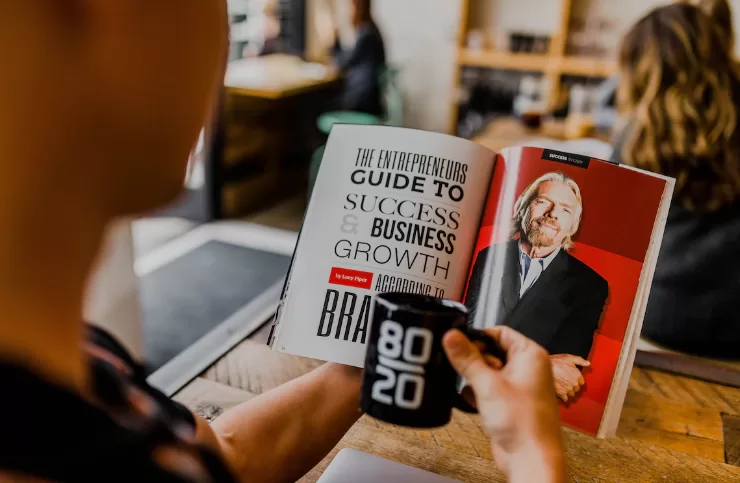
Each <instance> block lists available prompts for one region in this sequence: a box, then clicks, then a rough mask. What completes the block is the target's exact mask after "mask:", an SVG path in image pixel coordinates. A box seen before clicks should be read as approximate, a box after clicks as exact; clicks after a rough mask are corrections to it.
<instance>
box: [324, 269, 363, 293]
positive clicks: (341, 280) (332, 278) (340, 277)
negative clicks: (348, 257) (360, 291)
mask: <svg viewBox="0 0 740 483" xmlns="http://www.w3.org/2000/svg"><path fill="white" fill-rule="evenodd" d="M329 283H331V284H334V285H345V286H347V287H355V288H364V289H369V288H370V287H372V286H373V273H372V272H362V271H360V270H350V269H348V268H339V267H332V269H331V274H329Z"/></svg>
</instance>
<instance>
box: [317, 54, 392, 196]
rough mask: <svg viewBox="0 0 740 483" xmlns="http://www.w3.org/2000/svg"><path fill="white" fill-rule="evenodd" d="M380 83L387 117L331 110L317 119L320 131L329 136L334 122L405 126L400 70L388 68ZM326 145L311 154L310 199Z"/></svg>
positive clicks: (381, 76)
mask: <svg viewBox="0 0 740 483" xmlns="http://www.w3.org/2000/svg"><path fill="white" fill-rule="evenodd" d="M380 85H381V88H382V90H383V92H382V93H381V96H382V98H383V102H384V104H385V119H380V118H378V117H377V116H373V115H372V114H367V113H364V112H358V111H330V112H326V113H324V114H322V115H321V116H319V118H318V120H317V121H316V125H317V127H318V128H319V131H321V132H322V133H324V134H326V135H327V136H328V135H329V133H330V132H331V128H332V126H333V125H334V124H363V125H372V124H385V125H387V126H396V127H401V126H403V121H404V96H403V90H402V89H401V83H400V70H399V69H397V68H395V67H388V68H386V69H385V70H384V71H383V73H382V74H381V75H380ZM325 147H326V146H325V145H324V146H321V147H320V148H318V149H317V150H316V151H314V153H313V155H312V156H311V164H310V166H309V169H308V198H309V199H311V193H312V192H313V186H314V183H315V182H316V176H318V174H319V168H320V167H321V159H322V158H323V157H324V148H325Z"/></svg>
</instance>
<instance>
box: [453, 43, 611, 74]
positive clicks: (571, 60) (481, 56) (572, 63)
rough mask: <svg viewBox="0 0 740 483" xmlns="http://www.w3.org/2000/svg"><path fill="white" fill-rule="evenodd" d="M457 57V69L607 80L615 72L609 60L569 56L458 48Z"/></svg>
mask: <svg viewBox="0 0 740 483" xmlns="http://www.w3.org/2000/svg"><path fill="white" fill-rule="evenodd" d="M457 58H458V63H459V64H460V65H461V66H474V67H489V68H492V69H512V70H523V71H531V72H544V73H552V74H555V75H558V74H560V75H563V74H565V75H582V76H586V77H607V76H610V75H612V74H613V73H614V72H615V71H616V65H615V63H614V62H613V61H609V60H602V59H596V58H591V57H577V56H572V55H571V56H554V55H550V54H515V53H511V52H498V51H485V50H484V51H473V50H470V49H467V48H465V47H460V48H459V50H458V55H457Z"/></svg>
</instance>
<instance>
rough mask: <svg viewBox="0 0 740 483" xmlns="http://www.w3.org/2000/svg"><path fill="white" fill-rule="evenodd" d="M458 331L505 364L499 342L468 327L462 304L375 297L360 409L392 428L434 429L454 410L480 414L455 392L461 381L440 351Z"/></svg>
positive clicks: (408, 296)
mask: <svg viewBox="0 0 740 483" xmlns="http://www.w3.org/2000/svg"><path fill="white" fill-rule="evenodd" d="M450 329H458V330H460V331H462V332H463V333H465V334H466V335H467V336H468V338H470V339H471V340H476V341H481V342H483V343H484V344H485V346H486V352H488V353H489V354H492V355H494V356H496V357H499V358H500V359H501V361H502V362H505V353H504V352H503V350H502V349H501V348H500V347H499V345H498V343H497V342H496V341H495V340H494V339H493V338H491V337H490V336H489V335H487V334H485V333H484V332H482V331H479V330H475V329H471V328H469V327H468V310H467V309H466V308H465V306H464V305H462V304H460V303H458V302H452V301H450V300H442V299H438V298H434V297H426V296H423V295H415V294H406V293H385V294H378V295H376V296H375V301H374V310H373V317H372V328H371V330H370V337H369V339H368V343H367V355H366V356H365V374H364V376H363V381H362V401H361V406H362V410H363V411H364V412H365V413H367V414H369V415H370V416H373V417H374V418H377V419H380V420H382V421H386V422H388V423H392V424H398V425H402V426H411V427H416V428H435V427H438V426H443V425H445V424H447V423H448V422H449V421H450V416H451V413H452V408H453V407H456V408H459V409H461V410H463V411H466V412H476V411H475V409H474V408H473V407H471V406H470V405H469V404H468V403H466V402H465V400H464V399H463V398H462V396H461V395H460V394H459V393H458V391H457V382H458V376H457V373H456V372H455V370H454V369H453V368H452V365H450V361H449V360H448V359H447V355H446V354H445V352H444V349H443V348H442V337H443V336H444V334H445V333H446V332H447V331H448V330H450Z"/></svg>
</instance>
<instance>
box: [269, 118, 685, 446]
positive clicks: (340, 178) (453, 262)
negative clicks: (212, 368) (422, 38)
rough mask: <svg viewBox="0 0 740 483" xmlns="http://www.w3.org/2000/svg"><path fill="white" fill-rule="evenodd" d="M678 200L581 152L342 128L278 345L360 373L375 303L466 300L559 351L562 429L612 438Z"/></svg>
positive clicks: (480, 321) (275, 336) (311, 212)
mask: <svg viewBox="0 0 740 483" xmlns="http://www.w3.org/2000/svg"><path fill="white" fill-rule="evenodd" d="M672 192H673V180H672V179H670V178H666V177H663V176H659V175H655V174H653V173H648V172H644V171H639V170H636V169H633V168H629V167H626V166H617V165H614V164H611V163H608V162H606V161H600V160H596V159H591V158H588V157H584V156H579V155H575V154H569V153H562V152H558V151H552V150H547V149H541V148H526V147H525V148H507V149H504V150H502V152H501V153H499V154H497V153H494V152H492V151H489V150H488V149H486V148H484V147H483V146H480V145H478V144H476V143H473V142H470V141H466V140H463V139H460V138H456V137H452V136H447V135H443V134H435V133H428V132H423V131H417V130H411V129H403V128H392V127H385V126H350V125H337V126H335V127H334V128H333V129H332V132H331V135H330V136H329V141H328V143H327V146H326V150H325V153H324V158H323V161H322V166H321V170H320V172H319V175H318V178H317V181H316V184H315V188H314V191H313V194H312V198H311V202H310V204H309V207H308V210H307V213H306V217H305V219H304V223H303V228H302V230H301V234H300V236H299V241H298V244H297V247H296V251H295V253H294V256H293V261H292V264H291V269H290V273H289V275H288V277H287V279H286V284H285V288H284V291H283V296H282V300H281V303H280V306H279V308H278V312H277V315H276V318H275V322H274V325H273V330H272V333H271V336H270V345H271V346H272V347H273V348H274V349H275V350H279V351H284V352H289V353H292V354H297V355H301V356H306V357H313V358H316V359H321V360H327V361H333V362H340V363H344V364H349V365H354V366H357V367H362V366H363V364H364V361H365V344H366V339H367V337H368V335H369V332H370V330H369V321H370V309H371V301H372V296H373V295H374V294H375V293H378V292H389V291H400V292H411V293H420V294H424V295H430V296H434V297H442V298H447V299H451V300H455V301H462V302H464V303H465V305H467V307H468V308H469V310H470V324H472V325H473V326H474V327H475V328H485V327H492V326H495V325H508V326H510V327H512V328H514V329H516V330H518V331H519V332H521V333H523V334H524V335H525V336H527V337H529V338H530V339H532V340H534V341H535V342H537V343H538V344H540V345H542V346H543V347H544V348H545V349H547V350H548V352H549V353H550V357H551V362H552V365H553V375H554V377H555V385H556V387H555V389H556V392H557V394H558V396H559V397H560V398H561V418H562V421H563V423H564V424H565V425H567V426H569V427H571V428H574V429H577V430H579V431H582V432H584V433H587V434H591V435H597V436H599V437H604V436H607V435H611V434H613V433H614V431H615V430H616V425H617V423H618V419H619V413H620V411H621V406H622V403H623V401H624V395H625V392H626V387H627V382H628V379H629V374H630V370H631V367H632V362H633V360H634V354H635V349H636V343H637V339H638V337H639V333H640V328H641V325H642V318H643V315H644V311H645V307H646V304H647V297H648V294H649V291H650V283H651V280H652V275H653V270H654V267H655V262H656V260H657V256H658V251H659V247H660V240H661V237H662V234H663V228H664V226H665V220H666V216H667V212H668V208H669V203H670V199H671V195H672Z"/></svg>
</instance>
